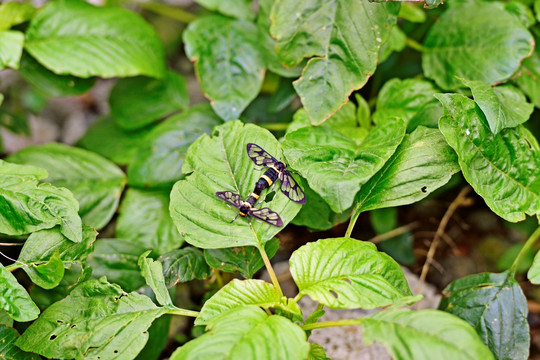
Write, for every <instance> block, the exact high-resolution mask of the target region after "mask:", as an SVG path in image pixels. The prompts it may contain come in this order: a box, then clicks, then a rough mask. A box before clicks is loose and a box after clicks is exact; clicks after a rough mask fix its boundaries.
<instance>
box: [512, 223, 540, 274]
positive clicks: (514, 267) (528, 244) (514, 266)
mask: <svg viewBox="0 0 540 360" xmlns="http://www.w3.org/2000/svg"><path fill="white" fill-rule="evenodd" d="M538 238H540V227H539V228H537V229H536V230H535V231H534V232H533V233H532V235H531V236H530V237H529V238H528V239H527V241H526V242H525V245H523V247H522V248H521V250H520V252H519V254H518V256H516V258H515V259H514V262H513V263H512V266H510V269H509V271H510V274H511V275H512V276H515V275H516V271H517V268H518V265H519V263H520V262H521V260H522V259H523V257H524V256H525V254H527V252H529V250H530V249H531V248H532V247H533V246H534V244H535V243H536V240H538Z"/></svg>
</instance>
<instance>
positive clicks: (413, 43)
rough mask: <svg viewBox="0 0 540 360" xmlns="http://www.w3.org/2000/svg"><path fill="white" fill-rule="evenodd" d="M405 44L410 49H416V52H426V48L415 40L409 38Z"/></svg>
mask: <svg viewBox="0 0 540 360" xmlns="http://www.w3.org/2000/svg"><path fill="white" fill-rule="evenodd" d="M405 43H406V44H407V46H408V47H410V48H411V49H414V50H416V51H419V52H425V51H426V48H425V47H424V46H423V45H422V44H420V43H418V42H417V41H416V40H413V39H411V38H407V39H406V40H405Z"/></svg>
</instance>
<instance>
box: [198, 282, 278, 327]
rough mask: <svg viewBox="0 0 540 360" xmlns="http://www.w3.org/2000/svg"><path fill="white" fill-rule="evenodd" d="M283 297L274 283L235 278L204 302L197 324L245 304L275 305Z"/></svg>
mask: <svg viewBox="0 0 540 360" xmlns="http://www.w3.org/2000/svg"><path fill="white" fill-rule="evenodd" d="M281 297H282V295H281V293H280V292H279V291H278V290H277V289H276V288H275V287H274V285H272V284H270V283H267V282H266V281H263V280H254V279H251V280H238V279H233V280H232V281H231V282H230V283H228V284H227V285H225V286H224V287H222V288H221V289H220V290H219V291H218V292H217V293H215V294H214V296H212V297H211V298H210V299H208V300H207V301H206V302H205V303H204V305H203V307H202V309H201V312H200V314H199V316H198V317H197V319H196V320H195V325H206V324H208V322H209V321H210V320H212V319H213V318H215V317H216V316H218V315H219V314H222V313H225V312H227V311H229V310H231V309H234V308H238V307H244V306H245V305H257V306H260V307H262V308H264V309H268V308H271V307H275V306H276V305H278V304H279V303H280V302H281Z"/></svg>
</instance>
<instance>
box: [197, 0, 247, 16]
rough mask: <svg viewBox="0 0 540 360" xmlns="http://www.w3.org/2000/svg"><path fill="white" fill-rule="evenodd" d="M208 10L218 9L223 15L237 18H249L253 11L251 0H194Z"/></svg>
mask: <svg viewBox="0 0 540 360" xmlns="http://www.w3.org/2000/svg"><path fill="white" fill-rule="evenodd" d="M195 1H196V2H198V3H199V4H201V5H202V6H204V7H205V8H207V9H209V10H214V11H218V12H220V13H222V14H224V15H228V16H231V17H236V18H239V19H246V20H251V19H253V18H254V17H255V13H254V12H253V9H252V8H251V0H229V1H226V2H225V1H222V0H195Z"/></svg>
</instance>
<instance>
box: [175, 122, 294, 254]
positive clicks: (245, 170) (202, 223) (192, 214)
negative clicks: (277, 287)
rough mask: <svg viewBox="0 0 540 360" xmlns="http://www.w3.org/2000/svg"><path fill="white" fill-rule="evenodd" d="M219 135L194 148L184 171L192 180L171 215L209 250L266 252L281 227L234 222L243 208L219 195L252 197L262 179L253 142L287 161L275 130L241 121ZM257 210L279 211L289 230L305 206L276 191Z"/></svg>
mask: <svg viewBox="0 0 540 360" xmlns="http://www.w3.org/2000/svg"><path fill="white" fill-rule="evenodd" d="M213 134H214V136H212V137H210V136H208V135H203V136H201V137H200V138H199V139H198V140H197V141H195V142H194V143H193V144H192V145H191V147H190V148H189V150H188V153H187V156H186V159H185V162H184V165H183V167H182V171H183V172H184V173H185V174H189V176H187V177H186V178H185V179H184V180H180V181H178V182H177V183H176V184H175V185H174V187H173V190H172V192H171V205H170V212H171V217H172V218H173V221H174V223H175V225H176V226H177V228H178V230H179V231H180V232H181V233H183V234H185V240H186V241H187V242H188V243H190V244H191V245H194V246H197V247H200V248H205V249H218V248H226V247H238V246H245V245H251V246H257V247H259V248H260V247H261V246H262V245H263V244H264V243H265V242H266V241H267V240H270V239H271V238H273V237H274V236H275V235H276V234H277V233H278V232H279V230H280V228H279V227H277V226H273V225H270V224H267V223H265V222H262V221H259V220H256V219H250V218H248V219H245V218H240V219H236V221H234V222H232V223H231V220H232V219H234V217H235V216H236V215H238V210H237V209H234V208H232V207H229V206H227V203H226V202H224V201H223V200H221V199H219V198H218V197H217V196H216V192H217V191H232V192H234V193H236V194H239V195H240V196H241V197H242V198H243V199H244V198H246V197H247V196H248V195H249V194H250V193H251V191H252V190H253V188H254V186H255V183H256V182H257V180H258V179H259V177H260V176H261V175H262V172H261V171H256V170H255V167H256V166H255V164H254V163H253V162H252V161H251V159H250V158H249V157H248V156H247V153H246V147H247V144H248V143H256V144H258V145H259V146H261V147H262V148H263V149H265V150H266V151H267V152H268V153H270V154H271V155H272V156H274V157H275V158H277V159H279V158H282V155H281V145H280V144H279V142H278V141H277V140H276V139H275V138H274V136H273V135H272V134H271V133H270V132H269V131H267V130H264V129H262V128H260V127H258V126H255V125H252V124H246V125H244V124H242V123H241V122H240V121H234V122H228V123H225V124H223V125H220V126H217V127H216V128H215V129H214V133H213ZM257 207H258V208H264V207H269V208H270V209H271V210H273V211H275V212H277V213H278V214H279V215H280V217H281V219H282V221H283V224H284V226H285V225H286V224H287V223H289V222H290V221H291V220H292V219H293V218H294V216H295V215H296V214H297V213H298V211H299V210H300V207H301V205H300V204H298V203H295V202H292V201H290V200H289V198H288V197H287V196H286V195H285V194H283V193H282V192H281V191H276V195H275V196H274V197H273V199H272V201H270V202H265V201H263V202H262V203H261V204H260V205H258V206H257Z"/></svg>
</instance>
